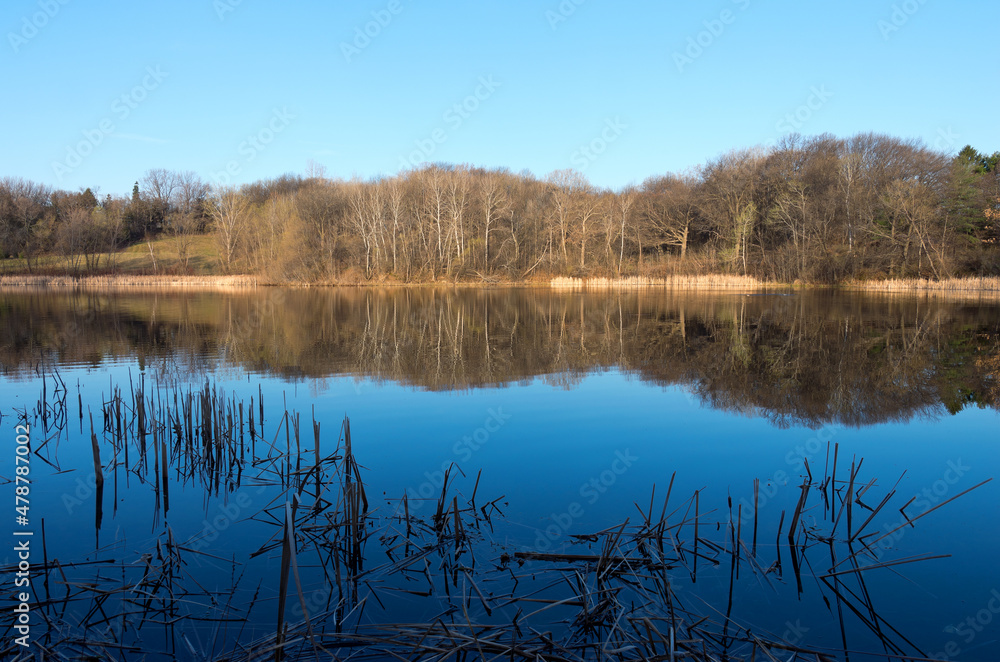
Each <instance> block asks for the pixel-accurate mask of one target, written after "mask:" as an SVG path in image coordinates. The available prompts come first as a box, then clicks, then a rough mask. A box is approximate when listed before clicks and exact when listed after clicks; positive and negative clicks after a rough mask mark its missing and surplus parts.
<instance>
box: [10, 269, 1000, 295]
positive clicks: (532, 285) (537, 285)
mask: <svg viewBox="0 0 1000 662" xmlns="http://www.w3.org/2000/svg"><path fill="white" fill-rule="evenodd" d="M265 287H287V288H295V289H311V288H358V289H360V288H372V289H400V288H439V289H449V288H463V289H468V288H477V289H500V288H523V289H551V290H555V291H566V292H582V291H588V292H597V291H613V290H636V289H647V288H648V289H657V288H662V289H676V290H705V291H711V290H715V291H728V292H738V291H753V292H768V291H789V290H793V291H794V290H822V289H830V290H845V291H851V292H860V293H866V294H888V295H910V296H912V295H921V296H930V297H948V298H952V297H959V298H962V297H978V298H988V299H1000V279H998V278H972V277H970V278H951V279H945V280H940V281H933V280H928V279H913V278H910V279H885V280H877V281H848V282H845V283H840V284H835V285H827V284H820V283H801V282H796V283H794V284H789V283H780V282H770V281H760V280H757V279H756V278H753V277H751V276H730V275H722V274H714V275H708V276H675V277H670V278H647V277H627V278H569V277H553V278H551V279H535V280H519V281H482V280H478V281H461V280H456V281H450V280H449V281H445V280H438V281H420V282H413V283H405V282H396V281H378V282H366V283H364V282H356V283H349V282H322V281H317V282H280V281H275V280H272V279H268V278H263V277H258V276H253V275H249V274H238V275H230V276H185V275H124V274H123V275H111V276H107V275H104V276H71V275H40V274H17V275H0V290H2V291H10V290H21V289H43V290H46V289H51V290H66V289H80V290H145V289H177V290H187V291H196V290H198V291H236V290H248V289H257V288H265Z"/></svg>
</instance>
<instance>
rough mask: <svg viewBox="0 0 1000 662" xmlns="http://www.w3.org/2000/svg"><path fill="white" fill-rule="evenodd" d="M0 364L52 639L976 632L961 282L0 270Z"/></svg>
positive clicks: (555, 648)
mask: <svg viewBox="0 0 1000 662" xmlns="http://www.w3.org/2000/svg"><path fill="white" fill-rule="evenodd" d="M0 363H2V376H0V396H2V403H3V405H2V409H0V413H2V419H0V429H2V434H3V438H5V439H7V440H8V442H7V443H8V449H9V451H8V452H7V453H6V454H5V456H4V459H3V460H2V461H0V467H2V469H0V478H2V479H3V481H4V482H6V483H7V484H6V485H5V486H4V487H3V488H0V489H3V490H5V491H6V492H7V493H8V495H9V496H8V498H9V500H10V501H9V502H10V503H15V491H16V490H17V489H18V488H19V487H28V488H29V489H27V490H22V492H24V494H25V495H26V497H27V498H26V499H25V501H26V502H27V504H26V503H18V504H15V505H21V506H24V505H28V506H29V509H28V511H27V523H26V524H23V525H22V524H18V523H17V521H16V520H15V518H16V517H18V516H19V513H18V512H11V513H10V518H11V519H10V524H9V526H8V529H9V531H11V532H12V534H11V535H10V536H9V544H8V545H6V548H7V549H8V550H15V551H12V552H0V561H3V565H4V574H5V577H9V578H10V580H9V582H10V583H9V584H8V590H7V591H5V592H4V595H3V601H2V605H0V606H2V608H3V610H4V612H5V613H7V614H12V613H16V612H14V611H13V610H14V609H16V608H18V605H19V604H21V602H20V601H19V598H18V595H17V592H18V590H15V588H14V578H15V577H16V576H17V575H16V573H17V570H18V568H17V563H18V552H17V551H16V550H17V549H19V548H17V547H15V545H17V544H20V543H21V542H22V541H23V540H30V549H31V552H30V566H31V570H30V572H29V574H30V599H28V600H27V602H26V604H27V605H28V607H26V609H29V610H30V618H29V620H30V640H31V641H32V642H33V645H35V644H38V645H41V646H45V647H47V648H48V649H51V650H54V651H57V652H60V653H62V654H65V655H67V656H68V657H72V656H73V655H91V656H95V657H96V658H97V659H150V660H156V659H164V660H167V659H232V660H250V659H275V658H276V655H280V656H283V658H284V659H346V658H347V657H349V656H356V657H360V658H365V659H394V658H393V656H394V655H399V656H402V658H404V659H418V658H420V659H424V658H426V659H442V658H443V657H445V656H446V655H447V654H448V652H449V651H456V650H457V651H459V652H461V653H464V654H465V655H467V656H468V657H469V658H470V659H480V658H492V657H495V656H496V657H503V658H504V659H509V658H515V659H523V658H527V657H531V658H532V659H534V656H535V655H536V654H537V655H540V656H542V657H544V658H545V659H671V656H673V655H676V656H677V657H676V659H698V660H701V659H705V660H708V659H719V660H721V659H729V660H769V659H781V660H789V659H801V660H815V659H835V660H842V659H849V658H850V659H885V660H899V659H907V660H910V659H946V660H970V661H974V660H983V661H985V660H995V659H996V651H997V650H1000V643H998V639H1000V570H998V569H997V565H996V550H997V549H998V548H1000V526H998V524H1000V507H998V505H997V504H998V496H1000V492H998V483H996V482H992V481H990V479H992V478H993V477H995V476H996V475H997V473H998V468H1000V452H998V451H1000V443H998V442H1000V436H998V425H997V424H998V422H1000V383H998V380H997V374H998V369H1000V305H997V304H995V303H988V302H986V303H984V302H962V301H941V300H935V299H928V298H919V297H898V296H897V297H877V296H871V295H861V294H852V293H846V292H839V291H822V290H816V291H802V292H799V291H796V292H790V293H777V294H775V293H770V294H745V293H728V292H725V293H718V292H702V291H698V292H683V291H672V290H661V289H644V290H623V291H612V292H595V293H582V292H573V293H570V292H554V291H550V290H547V289H523V288H517V289H514V288H512V289H503V288H493V289H434V288H400V289H319V288H317V289H307V290H297V289H280V288H262V289H257V290H248V291H236V292H232V293H219V292H185V291H177V290H169V291H164V290H160V291H146V292H119V293H111V292H87V291H62V290H56V291H51V290H50V291H23V290H22V291H8V292H5V293H3V294H0ZM348 421H349V423H348ZM19 425H20V426H26V427H27V428H28V432H27V434H25V435H23V436H26V437H30V449H31V450H30V454H28V455H27V456H26V457H27V461H23V460H17V455H16V452H17V446H18V435H19V434H20V433H23V432H24V428H21V429H18V428H17V426H19ZM22 466H25V467H29V468H30V471H29V470H25V471H24V472H22V474H23V476H25V477H26V478H28V479H30V480H29V481H28V482H29V483H30V485H28V484H27V483H26V482H25V481H24V480H22V481H21V482H20V483H18V484H15V483H16V482H17V474H18V467H22ZM42 520H44V538H43V530H42ZM28 533H30V534H31V535H24V534H28ZM21 549H23V548H21ZM5 557H6V558H5ZM5 581H8V580H7V579H5ZM7 620H8V623H5V624H4V627H5V628H7V634H6V636H5V639H4V644H3V647H4V648H3V650H5V651H6V652H7V653H11V654H15V653H19V652H23V651H21V647H19V646H18V644H17V643H16V638H17V637H18V636H22V634H23V632H22V631H20V630H17V629H16V628H15V627H14V626H15V625H16V624H17V621H16V619H14V618H8V619H7ZM314 651H321V652H320V653H315V652H314ZM866 653H870V655H868V654H866ZM682 654H684V655H686V656H687V657H686V658H685V657H681V655H682ZM317 656H318V657H317ZM397 659H398V658H397Z"/></svg>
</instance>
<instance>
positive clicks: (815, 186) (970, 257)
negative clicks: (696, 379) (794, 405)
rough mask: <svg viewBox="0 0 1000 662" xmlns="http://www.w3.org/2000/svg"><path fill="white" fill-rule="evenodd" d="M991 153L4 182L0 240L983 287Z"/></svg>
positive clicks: (96, 250) (990, 234)
mask: <svg viewBox="0 0 1000 662" xmlns="http://www.w3.org/2000/svg"><path fill="white" fill-rule="evenodd" d="M998 161H1000V153H994V154H992V155H991V156H987V155H985V154H981V153H979V152H978V151H976V150H975V149H974V148H972V147H971V146H967V147H965V148H964V149H962V150H961V152H959V153H958V155H957V156H954V157H950V156H948V155H946V154H944V153H942V152H938V151H934V150H931V149H928V148H927V147H925V146H923V145H922V144H921V143H919V142H918V141H912V140H909V141H908V140H901V139H898V138H894V137H890V136H886V135H880V134H872V133H865V134H859V135H856V136H853V137H851V138H848V139H840V138H836V137H833V136H830V135H822V136H817V137H811V138H805V137H802V136H798V135H791V136H786V137H784V138H783V139H782V140H781V141H780V142H779V143H778V144H777V145H776V146H774V147H768V148H763V147H758V148H753V149H745V150H736V151H732V152H729V153H726V154H724V155H722V156H720V157H718V158H716V159H714V160H712V161H710V162H708V163H707V164H705V165H704V166H701V167H699V168H697V169H695V170H693V171H691V172H688V173H683V174H668V175H663V176H657V177H652V178H650V179H648V180H646V181H645V182H643V183H642V184H641V185H639V186H629V187H625V188H623V189H621V190H618V191H610V190H605V189H600V188H597V187H595V186H593V185H591V184H590V183H589V182H588V181H587V179H586V178H585V177H584V176H583V175H582V174H581V173H579V172H577V171H573V170H560V171H556V172H553V173H551V174H550V175H548V176H547V177H546V178H544V179H538V178H535V177H534V176H532V175H531V174H530V173H518V174H515V173H512V172H510V171H508V170H504V169H498V170H486V169H481V168H475V167H470V166H462V165H459V166H455V165H444V164H435V165H431V166H426V167H422V168H418V169H413V170H409V171H405V172H402V173H399V174H397V175H395V176H392V177H382V178H377V179H373V180H367V181H361V180H351V181H344V180H333V179H328V178H326V177H325V176H323V173H322V172H321V171H319V170H318V169H315V168H313V172H311V173H310V174H309V175H308V176H306V177H301V176H296V175H285V176H282V177H280V178H277V179H274V180H268V181H260V182H256V183H253V184H249V185H245V186H242V187H226V186H218V187H210V186H208V185H207V184H206V183H205V182H203V181H202V180H201V179H199V178H198V177H197V176H196V175H194V174H193V173H176V172H171V171H166V170H151V171H149V172H147V173H146V175H145V176H144V177H143V178H142V179H141V180H140V181H139V182H136V185H135V187H134V189H133V192H132V196H131V197H130V198H126V197H114V196H110V195H109V196H107V197H105V198H104V199H100V200H99V199H98V198H97V197H96V196H94V194H93V193H92V192H91V191H90V189H87V190H85V191H83V192H78V193H67V192H63V191H52V190H50V189H48V188H47V187H45V186H42V185H39V184H35V183H32V182H27V181H24V180H19V179H4V180H0V247H2V250H3V252H4V254H5V255H7V256H17V257H21V258H22V261H23V264H24V267H25V268H26V269H28V270H29V271H30V270H31V269H32V268H34V266H37V260H38V258H39V257H40V256H44V255H52V254H57V255H63V256H66V258H67V259H68V260H69V263H68V265H69V268H70V269H72V270H73V271H80V270H91V271H96V270H101V269H104V270H114V268H115V263H114V256H115V254H116V252H117V251H119V250H121V248H123V247H124V246H127V245H129V244H134V243H136V242H139V241H144V240H146V241H148V240H150V239H152V238H157V237H160V236H163V235H168V236H172V237H174V238H175V241H174V243H173V245H174V246H175V247H176V251H177V260H176V263H177V264H178V265H179V267H178V268H179V270H181V271H185V270H187V269H188V268H189V266H188V262H189V257H190V255H189V253H190V246H191V241H192V237H193V236H195V235H196V234H198V233H204V232H211V233H212V234H213V235H214V237H215V239H216V244H217V251H218V259H219V264H220V269H221V270H222V271H224V272H226V273H253V274H259V275H262V276H265V277H268V278H271V279H273V280H275V281H278V282H283V281H314V282H316V281H319V282H324V281H331V282H358V281H370V280H375V281H384V280H398V281H405V282H411V281H425V280H438V279H451V280H483V281H489V280H520V279H525V278H534V277H545V276H552V275H570V276H631V275H645V276H652V277H657V276H667V275H672V274H708V273H729V274H741V275H752V276H755V277H757V278H761V279H768V280H778V281H783V282H793V281H796V280H802V281H808V282H821V283H830V282H838V281H843V280H847V279H867V278H876V277H879V278H881V277H931V278H945V277H952V276H962V275H977V276H988V275H997V274H1000V223H998V221H1000V174H998ZM151 252H152V251H151ZM102 256H107V257H102ZM102 259H103V260H104V262H103V263H102Z"/></svg>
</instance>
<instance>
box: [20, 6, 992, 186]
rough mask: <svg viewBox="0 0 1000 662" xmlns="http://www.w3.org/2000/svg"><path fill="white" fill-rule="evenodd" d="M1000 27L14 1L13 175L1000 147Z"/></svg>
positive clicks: (879, 11) (791, 13)
mask: <svg viewBox="0 0 1000 662" xmlns="http://www.w3.org/2000/svg"><path fill="white" fill-rule="evenodd" d="M997 26H1000V2H997V1H996V0H952V1H950V2H943V1H942V0H905V1H902V0H842V1H838V2H832V1H827V2H817V1H814V0H813V1H805V2H804V1H802V0H799V1H794V2H793V1H790V0H771V1H769V2H764V1H763V0H713V1H711V2H698V3H694V2H633V1H631V0H615V1H614V2H611V1H610V0H563V1H562V2H561V3H560V1H559V0H548V1H538V2H528V1H527V0H474V1H466V2H452V1H448V2H430V1H429V0H375V1H365V2H330V1H323V2H319V1H312V0H308V1H296V2H284V3H277V2H266V1H265V0H172V1H170V2H155V3H153V2H134V1H128V2H126V1H122V0H111V1H101V2H90V3H88V2H84V1H83V0H5V1H4V3H3V8H2V9H0V27H2V31H3V44H2V45H0V74H2V80H3V83H4V88H5V95H4V96H5V98H4V103H3V104H2V105H0V119H2V122H0V125H2V126H3V128H4V131H3V136H2V138H0V176H7V175H14V176H23V177H27V178H30V179H33V180H36V181H40V182H43V183H46V184H49V185H51V186H55V187H59V188H65V189H69V190H75V189H78V188H80V187H85V186H92V187H99V188H100V191H99V193H100V194H102V195H103V194H106V193H115V194H128V193H129V192H130V191H131V187H132V182H133V181H135V180H136V179H138V178H139V177H140V176H141V175H142V173H143V172H144V171H146V170H147V169H149V168H169V169H174V170H194V171H195V172H198V173H199V174H201V175H202V176H203V177H205V178H206V179H208V180H209V181H213V182H217V181H222V182H225V181H232V182H234V183H243V182H248V181H253V180H256V179H260V178H269V177H274V176H278V175H280V174H282V173H286V172H293V173H300V174H304V173H305V172H306V168H307V163H308V162H309V161H310V160H313V161H315V162H317V163H319V164H321V165H323V166H325V167H326V171H327V174H328V175H329V176H335V177H344V178H350V177H352V176H359V177H365V178H367V177H372V176H376V175H379V174H392V173H395V172H397V171H398V170H400V169H401V168H402V167H404V166H406V165H408V164H410V163H419V162H421V161H445V162H451V163H471V164H475V165H481V166H489V167H497V166H503V167H507V168H510V169H511V170H513V171H515V172H519V171H521V170H524V169H527V170H530V171H531V172H533V173H534V174H535V175H537V176H543V175H545V174H546V173H548V172H550V171H552V170H555V169H560V168H571V167H575V168H577V169H580V170H583V171H584V173H585V174H586V175H587V177H588V178H590V180H591V181H592V182H593V183H595V184H597V185H599V186H607V187H615V188H617V187H620V186H623V185H625V184H628V183H630V182H634V183H639V182H641V181H642V180H643V179H645V178H646V177H647V176H649V175H652V174H657V173H664V172H668V171H681V170H685V169H687V168H689V167H692V166H696V165H698V164H699V163H704V162H705V161H706V160H707V159H710V158H713V157H714V156H717V155H718V154H720V153H721V152H723V151H726V150H728V149H730V148H735V147H747V146H751V145H755V144H765V143H768V142H771V141H773V140H775V139H777V138H778V137H780V136H781V135H782V134H783V133H787V132H790V131H794V130H798V131H799V132H801V133H803V134H807V135H812V134H818V133H823V132H831V133H834V134H837V135H841V136H846V135H849V134H852V133H855V132H859V131H869V130H873V131H879V132H886V133H890V134H893V135H897V136H902V137H916V138H921V139H923V140H924V141H925V142H926V143H927V144H928V145H930V146H932V147H937V148H940V149H943V150H945V151H949V152H955V151H957V150H958V149H960V148H961V147H962V146H963V145H964V144H966V143H971V144H972V145H973V146H975V147H976V148H977V149H979V150H980V151H986V152H993V151H995V150H998V149H1000V121H998V119H997V108H998V107H1000V85H998V82H1000V81H998V72H1000V68H998V66H997V60H996V54H995V52H996V40H997V29H998V27H997ZM365 32H367V33H368V34H367V35H366V34H365ZM369 35H370V36H369ZM227 167H228V168H229V172H228V173H227V172H226V169H227Z"/></svg>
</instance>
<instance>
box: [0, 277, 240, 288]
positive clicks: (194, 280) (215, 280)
mask: <svg viewBox="0 0 1000 662" xmlns="http://www.w3.org/2000/svg"><path fill="white" fill-rule="evenodd" d="M257 284H258V282H257V279H256V278H255V277H253V276H144V275H138V274H136V275H132V274H119V275H113V276H82V277H80V278H75V277H73V276H32V275H19V276H0V290H8V289H20V288H26V287H31V288H79V289H91V290H114V289H119V288H128V289H163V288H185V289H189V290H192V289H201V290H214V289H228V288H245V287H256V286H257Z"/></svg>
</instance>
